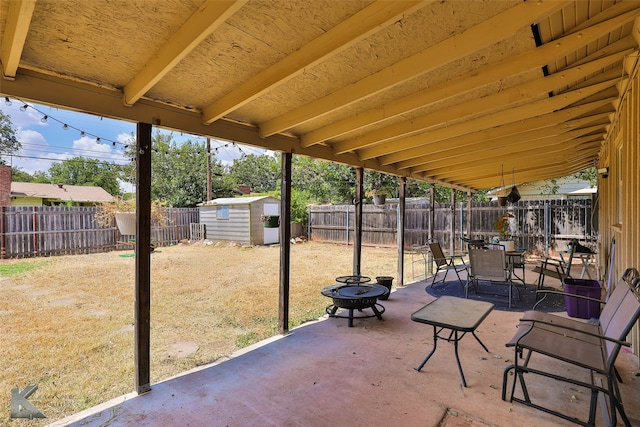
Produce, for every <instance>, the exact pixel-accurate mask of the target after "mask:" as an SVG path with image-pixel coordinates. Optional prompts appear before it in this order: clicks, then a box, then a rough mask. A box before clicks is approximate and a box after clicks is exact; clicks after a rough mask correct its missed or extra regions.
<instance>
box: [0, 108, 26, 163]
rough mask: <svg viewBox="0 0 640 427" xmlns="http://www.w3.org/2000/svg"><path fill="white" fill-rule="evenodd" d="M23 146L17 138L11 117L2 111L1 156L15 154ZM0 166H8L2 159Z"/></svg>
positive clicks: (0, 121) (0, 131) (0, 125)
mask: <svg viewBox="0 0 640 427" xmlns="http://www.w3.org/2000/svg"><path fill="white" fill-rule="evenodd" d="M21 147H22V144H21V143H20V141H18V139H17V138H16V132H15V130H14V129H13V123H12V122H11V116H9V115H8V114H6V115H5V114H4V113H3V112H2V111H0V154H3V155H7V154H13V153H15V152H16V151H18V150H20V148H21ZM0 164H2V165H4V164H6V161H5V160H4V159H2V158H0Z"/></svg>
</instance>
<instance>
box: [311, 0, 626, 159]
mask: <svg viewBox="0 0 640 427" xmlns="http://www.w3.org/2000/svg"><path fill="white" fill-rule="evenodd" d="M616 6H618V5H616ZM612 8H613V7H612ZM607 10H608V9H607ZM636 14H637V13H629V14H628V15H625V16H621V17H619V18H618V19H616V20H615V21H609V22H607V23H606V24H602V23H599V25H593V27H591V28H588V29H586V30H584V31H583V32H581V33H580V34H579V35H571V36H566V37H563V38H561V39H558V40H556V41H555V43H552V44H546V45H543V46H540V47H538V48H536V49H534V50H531V51H528V52H524V53H522V54H520V55H517V56H515V57H513V58H509V59H506V60H504V61H500V62H498V63H495V64H490V65H487V66H486V67H483V68H481V69H480V70H476V71H474V72H472V73H469V74H466V75H464V76H461V77H459V78H456V79H453V80H450V81H446V82H443V83H441V84H438V85H435V86H432V87H429V88H426V89H423V90H421V91H418V92H416V93H413V94H411V95H408V96H406V97H403V98H400V99H398V100H394V101H391V102H389V103H387V104H384V105H382V106H379V107H377V108H374V109H371V110H368V111H365V112H361V113H358V114H357V115H355V116H351V117H348V118H345V119H343V120H339V121H336V122H335V123H332V124H330V125H327V126H324V127H321V128H319V129H316V130H313V131H311V132H308V133H307V134H304V135H302V136H301V139H302V145H303V146H304V147H308V146H310V145H313V144H319V143H322V142H324V141H328V140H330V139H332V138H335V137H338V136H341V135H344V134H347V133H349V132H352V131H355V130H358V129H361V128H364V127H366V126H371V125H373V124H376V123H380V122H382V121H384V120H388V119H391V118H393V117H397V116H400V115H402V114H407V113H409V112H411V111H414V110H417V109H419V108H423V107H426V106H428V105H430V104H433V103H435V102H440V101H443V100H446V99H449V98H450V97H452V96H456V95H459V94H463V93H466V92H468V91H471V90H473V89H476V88H479V87H483V86H486V85H487V84H490V83H492V82H495V81H498V80H501V79H505V78H507V77H509V76H512V75H516V74H519V73H523V72H525V71H528V70H531V69H534V68H537V67H539V68H542V66H544V65H545V64H547V63H549V62H550V61H553V60H556V59H559V58H562V57H563V56H565V55H567V54H568V53H571V52H572V51H575V50H576V49H578V48H580V47H582V46H584V45H585V44H588V43H591V42H593V41H594V40H597V39H598V38H600V37H602V36H604V35H606V34H608V33H609V32H610V31H611V28H610V26H609V25H624V23H626V22H628V21H629V20H632V19H633V17H634V16H635V15H636ZM598 16H599V15H598ZM588 22H590V21H588ZM598 22H600V21H598ZM633 45H634V44H633V41H632V39H631V37H626V38H624V39H622V40H620V41H618V42H616V43H613V44H611V45H609V46H605V47H604V48H602V49H601V50H600V51H598V54H599V55H600V56H606V55H610V54H612V53H616V52H619V51H622V50H627V49H632V48H633Z"/></svg>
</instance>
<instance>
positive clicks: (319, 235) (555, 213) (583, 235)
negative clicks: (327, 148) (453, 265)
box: [309, 199, 597, 255]
mask: <svg viewBox="0 0 640 427" xmlns="http://www.w3.org/2000/svg"><path fill="white" fill-rule="evenodd" d="M466 207H467V205H466V203H457V204H456V206H455V209H454V210H452V209H451V204H447V203H436V204H435V205H434V218H435V219H434V224H433V237H434V238H435V239H437V240H438V241H439V242H440V244H441V245H442V247H443V248H445V249H447V250H450V249H451V248H450V243H449V242H450V235H451V229H452V227H451V225H452V223H453V222H455V226H454V227H453V229H454V233H455V235H454V245H455V248H454V250H461V249H462V248H463V247H464V246H463V242H462V240H461V237H462V236H466V237H472V238H474V239H483V240H486V241H488V240H490V239H491V238H492V237H494V236H497V235H498V233H497V232H496V230H495V228H494V222H495V221H496V220H497V219H498V218H499V217H500V215H502V214H504V213H507V212H509V213H511V214H512V215H513V218H512V219H511V220H510V227H509V233H510V235H511V236H512V238H513V239H514V240H515V241H516V245H517V246H518V247H526V248H528V249H529V251H530V253H532V254H534V255H542V254H549V253H550V252H555V251H559V250H565V249H566V245H567V243H568V242H569V241H570V240H571V239H579V240H580V241H581V242H582V243H583V244H585V245H586V246H591V247H592V248H593V249H596V248H595V247H594V244H595V236H596V234H597V221H596V218H594V216H593V215H594V210H593V209H592V203H591V200H590V199H576V200H526V201H520V202H518V203H516V204H514V205H512V204H510V205H509V206H506V207H499V206H498V205H497V203H496V202H487V203H473V204H472V206H471V224H472V225H471V230H470V232H469V230H467V218H468V215H469V212H468V211H467V208H466ZM354 209H355V207H354V206H353V205H314V206H312V207H310V208H309V238H310V239H312V240H315V241H320V242H333V243H343V244H351V243H353V233H354V224H355V212H354ZM362 210H363V212H362V243H363V244H365V245H375V246H396V244H397V217H398V205H397V203H387V204H385V205H382V206H376V205H364V206H363V209H362ZM430 211H431V207H430V205H429V203H428V202H426V201H425V202H423V203H407V205H406V210H405V236H404V238H405V247H406V248H407V249H408V248H410V247H411V246H413V245H424V244H425V243H426V242H427V241H428V239H429V221H430ZM461 231H462V233H461Z"/></svg>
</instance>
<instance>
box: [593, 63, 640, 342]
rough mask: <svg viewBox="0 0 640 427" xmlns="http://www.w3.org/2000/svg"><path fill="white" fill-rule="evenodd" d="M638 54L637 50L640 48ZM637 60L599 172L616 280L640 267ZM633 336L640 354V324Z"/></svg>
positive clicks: (603, 254)
mask: <svg viewBox="0 0 640 427" xmlns="http://www.w3.org/2000/svg"><path fill="white" fill-rule="evenodd" d="M636 55H637V52H636ZM625 61H627V62H628V64H629V65H632V64H635V65H634V69H633V70H632V71H631V76H630V78H629V80H628V82H627V86H626V87H625V86H624V85H621V86H620V87H619V89H620V90H622V91H624V96H623V99H622V102H621V103H620V105H618V108H617V111H616V113H615V115H616V116H615V119H614V122H613V125H612V127H611V129H610V130H609V134H608V136H607V139H606V141H605V143H604V145H603V148H602V152H601V157H600V162H599V164H598V168H605V167H608V168H609V174H608V177H607V178H604V176H603V175H600V176H599V179H598V189H599V197H600V200H599V206H600V208H599V215H600V227H599V229H600V238H601V240H600V248H599V251H598V252H599V254H600V255H599V256H600V262H601V263H602V264H601V265H605V262H606V261H607V256H608V254H609V244H610V242H611V240H612V239H613V238H615V240H616V254H615V261H614V271H613V273H614V274H613V283H616V282H617V281H618V280H619V278H620V276H621V275H622V273H623V272H624V270H625V269H626V268H628V267H635V268H637V269H639V270H640V148H639V147H640V108H639V106H640V75H639V73H638V69H639V68H638V63H637V62H636V61H637V58H636V56H635V55H634V56H632V57H627V58H626V59H625ZM629 340H630V341H631V342H632V344H633V349H634V352H635V353H636V355H638V354H640V325H636V327H635V328H634V330H633V331H632V333H631V335H630V337H629Z"/></svg>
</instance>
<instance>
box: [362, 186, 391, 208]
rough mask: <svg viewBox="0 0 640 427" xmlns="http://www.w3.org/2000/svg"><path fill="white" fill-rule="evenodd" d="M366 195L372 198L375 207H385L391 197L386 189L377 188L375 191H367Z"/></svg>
mask: <svg viewBox="0 0 640 427" xmlns="http://www.w3.org/2000/svg"><path fill="white" fill-rule="evenodd" d="M364 195H365V196H366V197H369V198H371V200H372V201H373V204H374V205H384V204H385V202H386V200H387V197H388V196H390V192H389V191H387V190H386V189H385V188H376V189H374V190H369V191H367V192H366V193H365V194H364Z"/></svg>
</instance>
